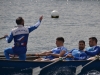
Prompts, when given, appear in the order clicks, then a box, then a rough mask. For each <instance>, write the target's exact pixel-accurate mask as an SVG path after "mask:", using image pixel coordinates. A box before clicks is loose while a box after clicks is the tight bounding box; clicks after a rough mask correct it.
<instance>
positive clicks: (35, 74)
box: [32, 57, 66, 75]
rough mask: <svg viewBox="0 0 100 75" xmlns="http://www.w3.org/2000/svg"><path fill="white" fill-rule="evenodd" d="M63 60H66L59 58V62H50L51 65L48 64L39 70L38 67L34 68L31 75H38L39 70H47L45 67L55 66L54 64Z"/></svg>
mask: <svg viewBox="0 0 100 75" xmlns="http://www.w3.org/2000/svg"><path fill="white" fill-rule="evenodd" d="M65 58H66V57H63V58H59V60H57V61H54V62H52V63H50V64H48V65H46V66H44V67H43V68H40V67H36V68H34V69H33V71H32V75H39V74H40V71H41V70H43V69H45V68H47V67H49V66H51V65H53V64H55V63H57V62H59V61H61V60H63V59H65Z"/></svg>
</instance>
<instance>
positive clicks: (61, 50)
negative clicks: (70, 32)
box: [34, 37, 67, 61]
mask: <svg viewBox="0 0 100 75" xmlns="http://www.w3.org/2000/svg"><path fill="white" fill-rule="evenodd" d="M56 46H57V47H56V48H53V49H52V50H50V51H46V52H43V53H40V54H36V55H37V56H39V55H43V54H44V55H45V56H46V57H43V58H39V59H36V60H34V61H51V60H53V59H55V58H59V57H63V56H64V54H65V53H66V52H67V49H66V48H65V47H64V38H63V37H58V38H56Z"/></svg>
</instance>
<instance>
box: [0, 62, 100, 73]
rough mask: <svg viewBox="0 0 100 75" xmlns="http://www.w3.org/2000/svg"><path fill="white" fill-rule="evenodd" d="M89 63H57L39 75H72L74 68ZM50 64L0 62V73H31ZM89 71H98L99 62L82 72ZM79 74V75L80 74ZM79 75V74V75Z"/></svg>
mask: <svg viewBox="0 0 100 75" xmlns="http://www.w3.org/2000/svg"><path fill="white" fill-rule="evenodd" d="M88 62H90V61H59V62H57V63H55V64H53V65H51V66H49V67H47V68H45V69H43V70H42V71H41V73H40V75H53V74H48V73H54V72H55V73H56V72H57V70H59V71H61V70H63V71H66V72H67V71H68V70H69V71H70V73H71V74H69V75H74V73H75V71H76V67H77V66H79V65H82V66H83V65H85V64H87V63H88ZM50 63H52V62H34V61H12V60H0V68H1V71H3V69H16V70H17V69H18V70H19V69H21V70H22V72H23V71H25V70H30V71H31V72H32V69H33V68H35V67H38V66H40V67H41V68H42V67H44V66H46V65H48V64H50ZM90 70H97V71H100V60H96V61H94V62H92V63H91V64H89V65H88V66H86V67H84V68H83V69H82V72H88V71H90ZM82 72H81V73H82ZM56 75H57V74H56ZM80 75H81V74H80Z"/></svg>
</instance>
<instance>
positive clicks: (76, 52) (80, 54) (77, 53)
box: [66, 49, 87, 60]
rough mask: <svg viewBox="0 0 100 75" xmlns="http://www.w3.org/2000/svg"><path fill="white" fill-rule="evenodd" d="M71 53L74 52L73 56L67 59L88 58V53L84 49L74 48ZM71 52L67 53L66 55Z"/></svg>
mask: <svg viewBox="0 0 100 75" xmlns="http://www.w3.org/2000/svg"><path fill="white" fill-rule="evenodd" d="M69 53H71V54H72V56H73V58H66V60H85V59H87V54H86V53H85V52H84V51H82V50H78V49H73V50H71V51H70V52H69ZM69 53H66V55H67V54H69Z"/></svg>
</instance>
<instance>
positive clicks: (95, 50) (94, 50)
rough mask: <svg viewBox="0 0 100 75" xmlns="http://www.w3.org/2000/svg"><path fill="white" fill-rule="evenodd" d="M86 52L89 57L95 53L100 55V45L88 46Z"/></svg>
mask: <svg viewBox="0 0 100 75" xmlns="http://www.w3.org/2000/svg"><path fill="white" fill-rule="evenodd" d="M85 53H86V54H87V55H88V58H89V57H92V56H95V55H99V54H100V47H99V46H93V47H89V48H86V51H85Z"/></svg>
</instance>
